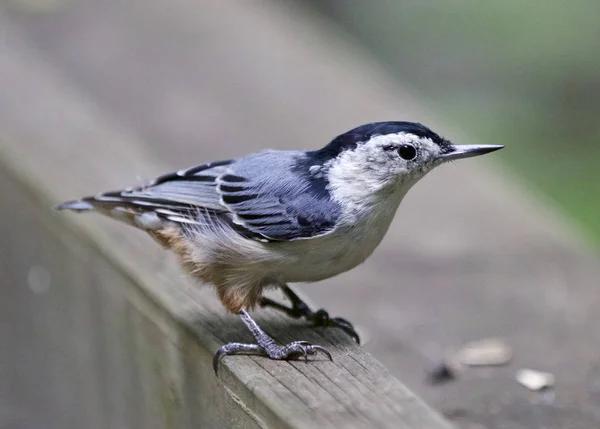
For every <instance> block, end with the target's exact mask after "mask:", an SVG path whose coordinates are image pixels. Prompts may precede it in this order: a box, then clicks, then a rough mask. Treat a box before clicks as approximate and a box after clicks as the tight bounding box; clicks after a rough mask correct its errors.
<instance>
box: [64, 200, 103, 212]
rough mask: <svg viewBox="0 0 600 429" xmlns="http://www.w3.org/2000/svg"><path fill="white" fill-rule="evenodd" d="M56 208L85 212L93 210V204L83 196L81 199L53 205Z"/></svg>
mask: <svg viewBox="0 0 600 429" xmlns="http://www.w3.org/2000/svg"><path fill="white" fill-rule="evenodd" d="M54 208H55V209H56V210H71V211H74V212H87V211H90V210H94V209H95V207H94V204H92V202H91V201H89V198H83V199H81V200H73V201H65V202H64V203H61V204H59V205H57V206H56V207H54Z"/></svg>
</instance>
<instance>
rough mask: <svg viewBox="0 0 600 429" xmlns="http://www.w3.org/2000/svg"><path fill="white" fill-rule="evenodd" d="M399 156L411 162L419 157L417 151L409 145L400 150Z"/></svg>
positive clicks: (404, 145)
mask: <svg viewBox="0 0 600 429" xmlns="http://www.w3.org/2000/svg"><path fill="white" fill-rule="evenodd" d="M398 154H399V155H400V157H401V158H402V159H405V160H407V161H410V160H411V159H415V157H416V156H417V149H415V147H414V146H411V145H409V144H403V145H402V146H400V147H399V148H398Z"/></svg>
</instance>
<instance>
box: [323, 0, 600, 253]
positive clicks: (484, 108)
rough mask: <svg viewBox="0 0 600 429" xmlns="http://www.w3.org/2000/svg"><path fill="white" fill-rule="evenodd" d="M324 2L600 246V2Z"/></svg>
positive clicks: (432, 104)
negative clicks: (500, 148) (494, 146)
mask: <svg viewBox="0 0 600 429" xmlns="http://www.w3.org/2000/svg"><path fill="white" fill-rule="evenodd" d="M312 3H313V4H314V7H315V8H317V9H318V10H319V11H320V12H322V13H323V14H325V15H327V16H328V17H330V18H333V19H334V20H335V21H337V22H338V23H340V24H341V26H342V27H343V28H344V29H345V30H346V31H347V32H348V33H350V34H351V35H352V36H354V37H355V38H357V39H358V41H359V42H360V43H362V44H363V45H364V46H365V47H366V48H367V49H368V50H369V51H371V52H372V53H374V54H375V55H377V56H378V57H379V59H380V60H381V61H382V62H384V63H386V64H387V65H388V66H389V67H390V69H391V70H393V71H394V72H395V75H396V76H397V77H398V79H401V80H402V82H403V83H405V84H407V85H408V86H409V87H412V88H413V90H414V93H416V94H418V95H419V97H420V99H421V100H422V101H423V103H425V104H426V107H428V108H429V109H431V110H433V111H435V112H437V113H438V116H439V117H443V118H446V119H447V120H448V121H453V126H454V125H456V126H457V127H460V128H461V130H462V131H463V132H464V133H465V134H466V135H469V136H470V138H471V141H473V142H480V143H485V144H505V145H507V150H503V151H500V152H499V154H500V156H501V157H503V159H504V160H505V161H506V164H507V165H508V167H509V169H510V171H512V172H514V173H515V174H518V175H519V176H520V178H522V179H524V180H525V181H528V182H529V183H530V184H531V185H532V186H534V188H537V189H538V190H540V191H542V192H543V193H544V194H546V195H547V196H549V197H550V198H551V199H552V200H554V201H555V202H556V203H557V205H558V206H559V207H561V208H562V210H563V211H564V212H565V213H566V214H567V215H568V216H569V217H571V218H572V219H574V220H575V221H576V222H578V223H579V224H580V225H581V226H582V227H583V229H584V231H585V232H586V235H587V236H588V237H589V241H590V242H592V243H594V244H595V245H596V246H597V247H600V215H599V213H600V2H599V1H597V0H577V1H573V2H564V1H547V2H533V1H529V2H524V1H516V0H505V1H502V2H467V1H447V0H412V1H402V2H398V1H394V0H378V1H375V2H366V1H365V2H358V1H357V2H348V1H344V0H314V1H313V2H312ZM432 59H434V60H432ZM432 65H434V66H432ZM458 143H460V142H458Z"/></svg>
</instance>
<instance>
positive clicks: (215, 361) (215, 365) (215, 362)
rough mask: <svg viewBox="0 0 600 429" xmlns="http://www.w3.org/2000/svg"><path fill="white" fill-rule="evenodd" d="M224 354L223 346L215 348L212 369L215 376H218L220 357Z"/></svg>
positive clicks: (225, 351)
mask: <svg viewBox="0 0 600 429" xmlns="http://www.w3.org/2000/svg"><path fill="white" fill-rule="evenodd" d="M226 354H227V350H226V349H225V346H223V347H221V348H220V349H219V350H217V352H216V353H215V355H214V356H213V370H214V371H215V375H216V376H217V377H218V376H219V363H221V359H222V358H223V356H225V355H226Z"/></svg>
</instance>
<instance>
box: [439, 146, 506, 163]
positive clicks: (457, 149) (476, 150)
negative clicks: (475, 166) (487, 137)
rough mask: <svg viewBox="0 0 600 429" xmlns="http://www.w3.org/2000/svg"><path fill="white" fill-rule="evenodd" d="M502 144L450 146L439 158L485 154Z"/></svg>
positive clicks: (461, 157)
mask: <svg viewBox="0 0 600 429" xmlns="http://www.w3.org/2000/svg"><path fill="white" fill-rule="evenodd" d="M503 147H504V146H502V145H477V144H473V145H460V146H452V149H451V151H450V152H448V153H445V154H443V155H442V156H441V157H440V158H441V159H442V160H443V161H453V160H455V159H463V158H471V157H472V156H479V155H485V154H486V153H490V152H494V151H496V150H499V149H502V148H503Z"/></svg>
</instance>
